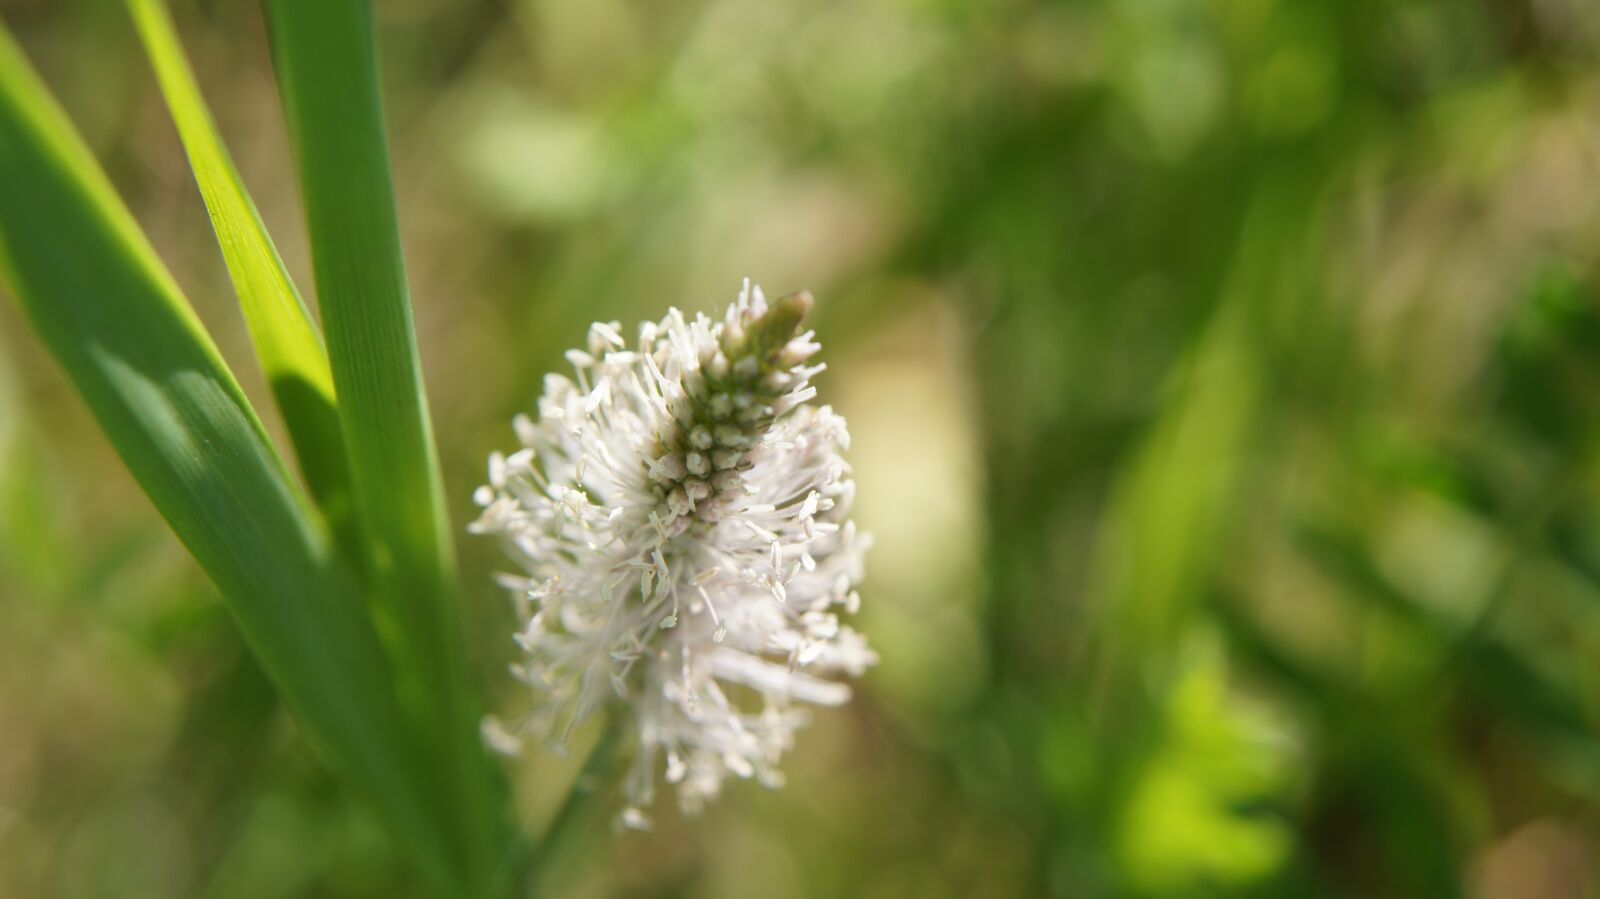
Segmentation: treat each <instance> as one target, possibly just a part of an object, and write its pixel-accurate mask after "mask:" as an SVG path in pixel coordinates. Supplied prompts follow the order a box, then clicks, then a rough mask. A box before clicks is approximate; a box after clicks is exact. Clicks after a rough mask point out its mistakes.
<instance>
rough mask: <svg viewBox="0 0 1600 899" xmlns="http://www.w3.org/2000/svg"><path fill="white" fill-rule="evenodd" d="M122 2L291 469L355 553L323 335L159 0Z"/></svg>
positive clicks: (340, 443)
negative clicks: (282, 432) (224, 272)
mask: <svg viewBox="0 0 1600 899" xmlns="http://www.w3.org/2000/svg"><path fill="white" fill-rule="evenodd" d="M127 2H128V11H129V12H130V13H131V14H132V16H133V20H134V23H135V24H136V25H137V26H138V29H139V36H140V38H141V39H142V40H143V41H144V47H145V52H146V53H147V54H148V55H149V57H150V62H151V65H152V66H153V67H154V68H155V72H156V79H157V81H158V82H159V83H160V85H161V93H162V96H163V97H164V98H165V99H166V103H167V108H168V109H169V110H170V111H171V113H172V120H173V122H174V123H175V124H176V125H177V128H178V137H179V139H180V140H181V141H182V142H183V149H184V152H185V153H187V154H188V157H189V166H190V168H191V169H193V170H194V177H195V182H196V183H197V184H198V185H199V187H200V194H201V196H202V197H203V198H204V199H205V204H206V211H207V212H208V213H209V214H210V215H211V224H212V227H213V228H214V229H215V231H216V234H217V243H218V244H219V245H220V246H221V248H222V257H223V259H224V260H225V261H226V262H227V265H228V275H229V277H231V278H232V279H233V287H234V290H235V292H237V293H238V295H239V305H240V307H241V308H242V309H243V310H244V318H245V324H246V325H247V326H248V327H249V329H250V339H251V342H252V343H254V344H255V350H256V357H257V359H258V360H259V362H260V364H261V370H262V373H263V374H264V375H265V376H266V378H267V383H268V384H270V385H271V387H272V394H273V398H274V399H276V400H277V403H278V408H279V410H280V411H281V412H282V414H283V418H284V423H285V425H287V426H288V430H289V438H290V440H292V441H293V443H294V449H295V455H296V457H297V458H298V459H299V462H300V470H301V471H302V472H303V473H304V474H305V477H306V484H307V486H308V487H310V488H311V495H312V496H313V497H314V498H315V499H316V500H317V503H318V505H320V506H321V507H322V509H323V512H324V514H325V515H326V516H327V518H328V521H329V523H330V524H331V525H332V526H333V529H334V532H335V533H336V534H338V535H339V537H340V541H341V543H343V544H344V545H345V546H346V547H348V548H349V550H350V551H351V552H355V551H356V550H357V547H358V544H357V542H356V540H355V537H354V535H353V531H352V527H353V524H354V519H353V514H354V513H353V510H352V509H351V507H350V488H349V476H348V474H347V473H346V470H345V452H344V441H343V439H342V438H341V436H340V433H339V417H338V412H337V410H336V401H335V399H334V391H333V373H332V372H331V371H330V370H329V369H328V356H327V353H326V351H324V349H323V346H322V336H321V334H320V333H319V332H318V331H317V328H316V325H315V324H314V323H313V322H312V320H311V315H310V313H308V312H307V311H306V307H305V304H304V303H303V302H302V301H301V299H300V294H299V292H298V291H297V290H295V287H294V282H293V281H291V280H290V278H289V272H288V271H287V270H286V269H285V268H284V265H283V260H282V259H281V258H280V257H279V256H278V250H277V247H275V246H273V243H272V238H271V236H269V235H268V234H267V229H266V226H265V225H263V224H262V223H261V216H260V215H259V214H258V213H257V212H256V207H255V203H254V202H252V201H251V199H250V194H249V193H248V191H246V189H245V186H244V182H243V180H241V179H240V177H239V172H238V170H237V169H235V168H234V165H233V160H232V159H231V158H230V157H229V156H228V151H227V149H226V148H225V147H224V146H223V144H222V138H221V136H220V135H219V134H218V133H217V128H216V125H215V123H214V122H213V121H212V119H211V113H210V111H209V110H207V108H206V105H205V99H204V97H202V96H201V94H200V89H199V86H198V85H196V84H195V80H194V73H193V72H192V71H191V70H190V68H189V63H188V60H187V59H186V58H185V57H184V54H183V48H182V46H181V45H180V44H179V43H178V36H177V34H176V32H175V31H174V29H173V26H172V18H171V16H170V15H169V14H168V12H167V8H166V5H165V4H164V3H162V0H127Z"/></svg>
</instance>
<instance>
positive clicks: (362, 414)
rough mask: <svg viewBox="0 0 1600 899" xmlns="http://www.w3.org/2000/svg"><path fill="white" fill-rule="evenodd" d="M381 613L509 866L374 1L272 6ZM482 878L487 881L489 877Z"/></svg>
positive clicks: (469, 853)
mask: <svg viewBox="0 0 1600 899" xmlns="http://www.w3.org/2000/svg"><path fill="white" fill-rule="evenodd" d="M265 8H266V10H267V18H268V27H269V33H270V35H271V39H272V44H273V48H272V49H273V62H274V65H275V67H276V71H277V77H278V84H279V88H280V90H281V92H282V95H283V105H284V110H285V115H286V117H287V119H288V124H289V133H290V136H291V139H292V142H293V144H294V149H295V156H296V160H297V162H298V164H299V170H300V179H301V191H302V194H303V197H304V202H305V209H306V216H307V230H308V232H309V234H310V239H311V250H312V264H313V269H314V271H315V274H316V283H317V296H318V301H319V303H320V304H321V307H322V318H323V326H324V329H325V331H326V334H327V340H328V356H329V362H330V363H331V365H332V368H333V378H334V384H335V386H336V388H337V391H338V396H339V416H340V420H341V421H342V423H343V425H344V438H345V444H346V447H347V449H348V452H349V460H350V475H351V481H352V484H353V485H354V488H355V496H356V508H357V511H358V514H359V518H360V522H361V529H362V531H363V534H364V535H365V538H366V540H367V541H368V544H369V558H368V564H369V570H370V571H371V573H372V575H373V577H374V580H375V584H376V587H377V608H376V614H377V615H378V617H379V621H380V627H381V629H382V630H383V632H384V636H385V639H386V641H387V645H388V647H389V650H390V658H391V660H392V661H393V663H394V666H395V668H396V670H397V671H399V672H402V674H403V675H404V676H405V677H407V678H408V680H407V681H406V682H405V683H404V685H403V689H404V692H403V696H404V698H405V699H406V701H407V702H408V703H409V704H410V707H411V708H412V710H413V712H414V713H415V714H416V715H418V716H419V719H420V721H421V722H422V726H423V728H424V729H425V730H426V731H427V732H428V733H429V734H430V735H432V736H433V737H434V739H435V740H436V742H437V746H436V747H435V748H436V750H437V751H438V752H439V753H440V758H441V762H442V763H443V765H444V767H443V768H442V769H441V783H440V787H441V790H442V793H443V794H444V813H445V814H447V815H448V816H449V819H450V820H452V821H453V822H455V824H456V825H457V827H458V828H459V832H460V834H461V837H462V851H463V861H464V863H465V864H467V865H468V868H469V870H471V871H474V872H486V871H489V870H491V869H494V868H495V867H496V866H498V864H499V860H500V857H501V856H502V855H503V848H504V840H503V839H502V838H501V836H500V833H501V828H502V826H503V824H502V822H503V819H504V816H503V814H502V811H501V810H502V809H503V807H504V797H503V795H502V791H500V790H498V789H497V787H496V784H495V769H494V767H493V766H492V764H491V763H490V762H489V760H488V758H487V757H486V756H485V755H484V752H483V749H482V746H481V745H480V741H479V739H478V731H477V719H478V715H479V709H478V705H477V702H476V696H475V693H474V691H473V690H472V689H471V685H470V679H469V677H468V674H467V667H466V664H465V660H464V658H463V651H462V639H461V629H460V623H459V618H458V609H457V607H456V573H455V556H454V549H453V544H452V540H451V530H450V526H449V523H448V519H447V516H446V513H445V504H444V498H443V490H442V487H441V480H440V474H439V466H438V460H437V456H436V453H435V449H434V438H433V431H432V425H431V423H430V421H429V417H428V411H427V404H426V398H425V395H424V388H423V380H422V369H421V365H420V362H419V359H418V354H417V341H416V333H415V327H414V324H413V322H412V315H411V302H410V297H409V293H408V288H407V285H406V274H405V268H404V265H403V262H402V259H401V250H400V237H399V227H398V223H397V220H396V212H395V201H394V194H393V190H392V187H391V184H390V175H389V157H388V149H387V143H386V137H385V133H384V122H383V112H382V107H381V104H380V99H379V89H378V66H377V58H376V48H375V44H374V37H373V23H372V10H371V5H370V3H368V2H365V0H325V2H316V3H307V2H299V0H282V2H279V0H267V2H266V3H265ZM483 876H485V877H487V876H488V875H487V874H484V875H483Z"/></svg>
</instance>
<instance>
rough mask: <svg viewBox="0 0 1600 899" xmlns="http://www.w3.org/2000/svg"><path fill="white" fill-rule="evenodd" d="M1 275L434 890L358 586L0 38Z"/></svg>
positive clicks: (430, 848)
mask: <svg viewBox="0 0 1600 899" xmlns="http://www.w3.org/2000/svg"><path fill="white" fill-rule="evenodd" d="M0 182H3V183H5V185H6V188H5V190H4V191H0V271H3V272H4V274H5V277H6V280H7V282H8V283H9V284H10V285H11V287H12V289H13V290H14V291H15V293H16V296H17V298H18V299H19V300H20V301H21V303H22V305H23V307H24V309H25V310H26V312H27V314H28V316H29V318H30V319H31V320H32V322H33V324H34V327H35V328H36V329H37V331H38V333H39V335H40V336H41V337H42V338H43V340H44V342H45V344H46V346H48V347H49V349H50V351H51V353H52V354H53V355H54V356H55V357H56V359H57V360H58V361H59V362H60V364H61V366H62V368H63V369H65V370H66V372H67V374H68V376H69V377H71V379H72V381H73V383H74V385H75V386H76V387H77V389H78V392H79V393H80V394H82V396H83V397H84V399H85V400H86V401H87V403H88V405H89V407H90V409H91V410H92V411H93V412H94V414H95V417H96V418H97V419H98V420H99V422H100V425H101V427H102V428H103V429H104V431H105V433H106V436H107V437H108V438H110V440H111V443H112V445H113V446H115V447H116V449H117V452H118V454H119V455H120V456H121V457H122V460H123V462H124V463H125V464H126V465H127V467H128V470H129V471H131V472H132V473H133V476H134V478H135V479H137V480H138V482H139V484H140V486H141V487H142V488H143V489H144V491H145V493H146V494H148V495H149V497H150V499H151V501H152V502H153V503H154V504H155V506H156V508H157V509H158V510H159V511H160V512H161V514H162V516H163V517H165V518H166V520H167V523H168V524H169V525H170V526H171V527H172V529H173V531H174V532H175V533H176V534H177V535H178V537H179V539H181V540H182V541H183V543H184V545H185V546H187V547H188V549H189V551H190V552H191V553H192V554H193V555H194V557H195V559H196V560H197V561H199V563H200V565H201V566H202V567H203V568H204V569H205V570H206V573H207V574H208V575H210V577H211V579H212V581H213V582H215V584H216V585H217V588H218V589H219V590H220V591H221V593H222V595H223V597H224V598H225V599H226V600H227V602H228V603H229V607H230V609H231V610H232V611H233V613H234V616H235V619H236V620H237V621H238V623H239V628H240V630H241V631H242V632H243V633H244V635H245V638H246V639H247V640H248V641H249V642H250V645H251V647H252V648H253V649H254V651H255V652H256V654H257V655H258V657H259V658H260V659H261V662H262V664H263V665H264V666H265V668H266V669H267V671H268V672H270V674H271V675H272V677H273V679H274V681H275V682H276V683H277V685H278V687H279V689H280V690H281V691H282V694H283V697H284V700H285V701H286V702H287V703H288V705H289V706H290V707H291V708H293V709H294V710H295V712H296V715H297V718H298V720H299V721H300V722H301V723H302V725H303V726H304V727H305V728H306V730H307V732H308V733H309V734H310V735H311V737H312V739H313V740H314V741H315V742H316V743H317V744H318V745H319V746H320V747H321V748H322V749H323V750H324V751H325V752H326V753H327V755H328V756H329V758H330V759H331V760H332V761H333V762H334V764H335V765H336V766H337V767H338V768H339V770H340V771H342V772H343V773H344V775H345V776H347V777H349V778H350V780H351V782H353V783H356V784H359V785H361V787H362V788H364V789H365V790H366V791H368V792H369V793H370V794H371V795H372V797H373V798H374V799H375V800H376V801H377V802H378V803H379V805H380V806H381V807H382V808H383V809H384V810H385V811H386V813H387V814H388V816H389V819H390V820H391V822H392V823H393V825H394V827H395V828H396V830H397V832H398V833H400V834H401V835H402V837H403V838H404V839H405V840H406V841H407V842H408V844H409V845H410V846H412V848H413V849H414V850H415V852H416V853H417V858H418V861H419V862H420V864H421V865H422V866H423V867H424V868H425V869H429V870H430V871H431V873H433V874H434V875H436V876H438V877H440V878H441V879H444V878H448V877H450V876H451V874H452V873H453V872H450V871H449V870H448V869H447V867H446V865H447V864H448V862H449V859H450V854H449V851H448V850H447V849H446V848H445V842H446V839H447V834H446V833H445V827H446V826H447V825H446V822H443V821H441V820H440V819H439V818H438V817H437V815H436V813H435V811H434V810H433V809H432V808H430V806H429V802H428V800H427V798H426V796H425V795H424V793H423V787H424V785H425V784H427V783H428V781H429V776H430V775H429V771H430V769H429V767H428V766H427V764H426V760H425V759H424V758H423V757H422V756H421V755H419V754H418V753H417V752H416V751H415V748H414V746H413V744H412V741H411V739H410V733H411V728H410V727H409V725H408V723H407V722H406V720H405V719H404V717H403V715H402V713H401V710H400V708H399V706H398V704H397V702H396V701H395V699H394V693H393V690H392V689H391V683H390V679H391V674H390V672H389V669H388V666H387V664H386V663H385V660H384V657H383V653H382V651H381V650H380V648H379V644H378V640H377V636H376V633H375V632H374V630H373V628H372V626H371V624H370V622H369V621H368V620H367V619H366V617H365V616H364V615H363V614H362V608H361V605H360V603H359V601H358V597H359V595H360V594H359V587H358V585H357V581H356V580H355V579H354V578H353V577H352V576H351V575H350V573H349V571H348V569H347V568H346V567H345V566H344V565H343V564H342V563H341V562H340V561H339V560H338V559H337V557H336V556H335V553H334V550H333V546H332V543H331V540H330V538H329V536H328V532H327V528H326V526H325V525H324V523H323V522H322V520H321V518H320V517H319V516H318V515H317V513H316V512H315V511H314V510H313V509H312V507H311V506H310V504H309V503H308V501H307V499H306V497H305V496H304V494H303V493H302V492H301V491H300V489H299V488H298V487H297V486H296V485H295V483H294V482H293V480H292V479H291V478H290V476H289V473H288V471H287V469H286V468H285V467H284V465H283V462H282V460H281V459H280V458H279V457H278V455H277V453H276V452H275V451H274V449H273V447H272V445H271V443H270V442H269V440H268V438H267V435H266V432H265V430H264V429H263V428H262V426H261V422H260V421H259V420H258V419H257V418H256V416H255V414H254V412H253V411H252V410H251V408H250V405H249V403H248V402H247V401H246V399H245V397H244V394H243V393H242V391H241V390H240V389H239V385H238V384H237V383H236V382H235V381H234V379H233V375H232V374H231V373H230V372H229V371H228V369H227V367H226V365H224V363H223V361H222V359H221V357H220V356H219V355H218V353H217V350H216V347H215V346H213V344H212V343H211V340H210V338H209V337H208V336H207V335H206V333H205V331H204V329H203V328H202V327H201V326H200V324H199V322H198V321H197V320H196V319H195V317H194V313H193V312H192V311H191V309H190V308H189V305H188V303H187V302H186V301H185V300H184V298H183V296H182V295H181V294H180V293H179V291H178V288H177V286H176V284H175V283H174V282H173V280H172V277H171V276H170V275H169V274H168V273H167V271H166V270H165V268H163V267H162V265H161V263H160V261H159V260H157V258H156V257H155V254H154V252H153V251H152V249H151V248H150V246H149V244H148V243H147V242H146V241H145V239H144V237H143V236H142V235H141V233H140V231H139V228H138V226H137V224H136V223H135V222H134V220H133V218H132V216H131V215H130V214H129V213H128V211H127V209H126V208H125V207H124V206H123V205H122V203H121V201H120V200H119V199H118V198H117V195H116V193H115V191H114V190H113V188H112V186H111V183H110V182H109V181H108V180H107V179H106V177H105V175H104V174H103V173H102V172H101V170H100V168H99V166H98V165H97V164H96V163H95V161H94V158H93V156H91V155H90V153H89V150H88V149H87V147H85V146H84V144H83V142H82V140H81V139H80V138H79V137H78V135H77V134H76V133H75V132H74V130H73V128H72V126H71V124H70V123H69V122H68V121H67V120H66V118H65V117H64V115H63V114H62V113H61V111H60V109H58V108H57V107H56V105H55V104H54V103H53V102H52V100H51V99H50V97H49V95H48V93H47V92H46V90H45V88H44V86H43V85H42V84H41V83H40V82H39V80H38V78H37V77H36V76H35V75H34V73H33V72H32V71H31V70H30V69H29V67H28V65H27V63H26V61H25V60H24V59H23V57H22V55H21V53H20V51H19V50H18V49H17V48H16V46H15V44H14V43H13V42H12V41H11V39H10V37H9V35H7V34H5V33H4V32H0Z"/></svg>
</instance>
